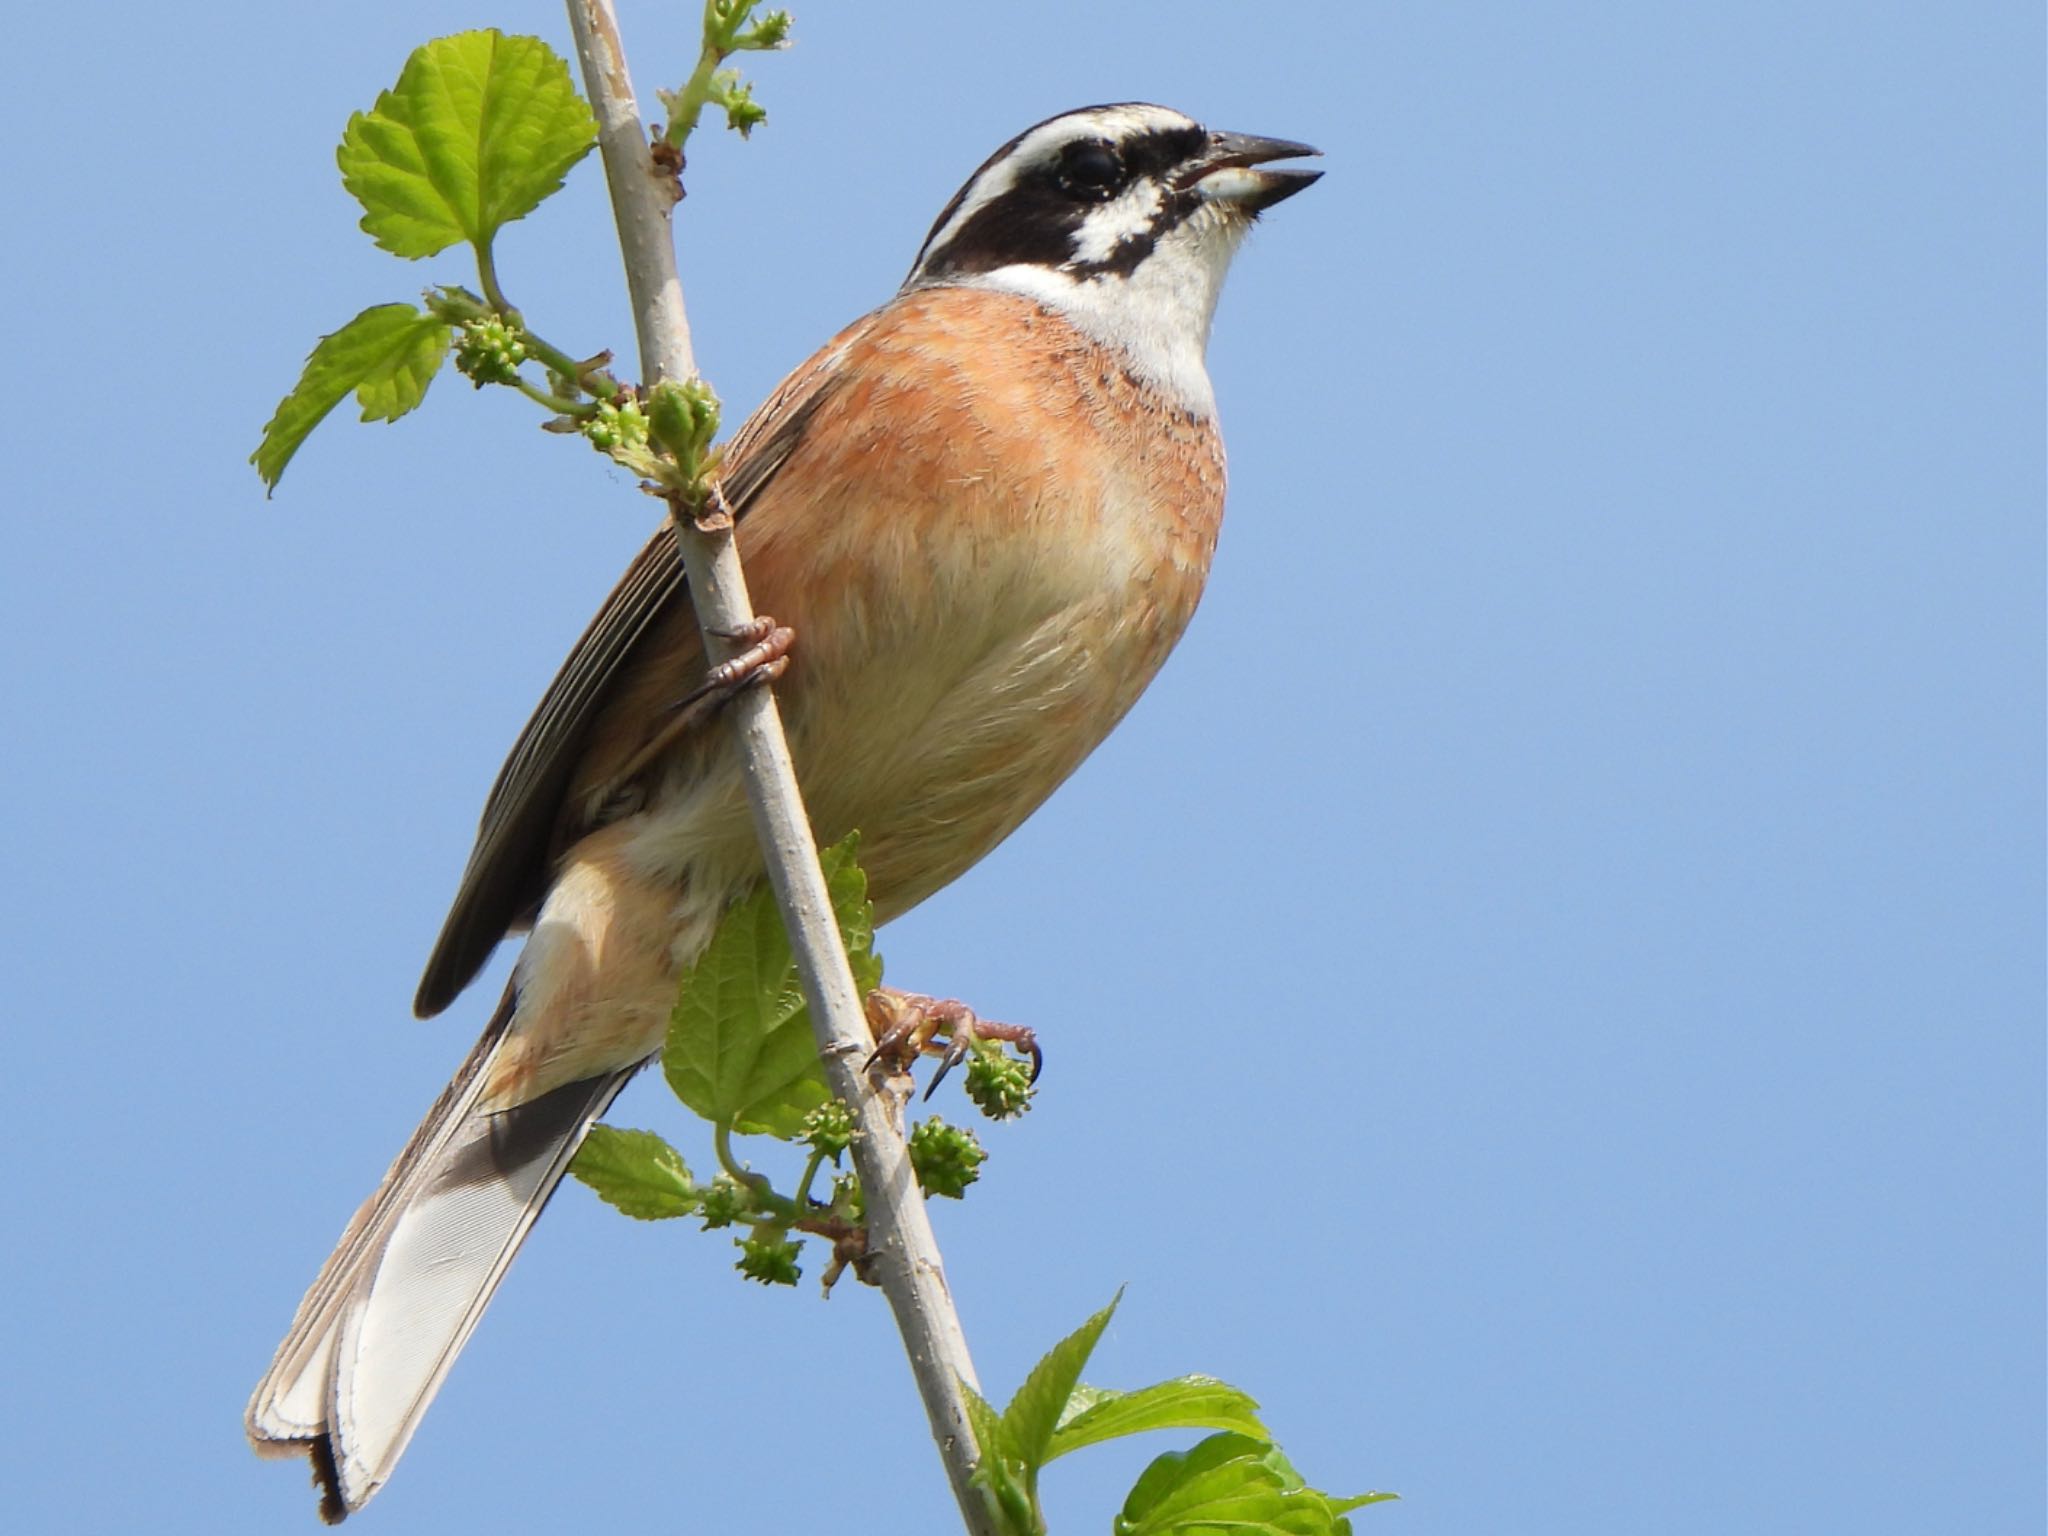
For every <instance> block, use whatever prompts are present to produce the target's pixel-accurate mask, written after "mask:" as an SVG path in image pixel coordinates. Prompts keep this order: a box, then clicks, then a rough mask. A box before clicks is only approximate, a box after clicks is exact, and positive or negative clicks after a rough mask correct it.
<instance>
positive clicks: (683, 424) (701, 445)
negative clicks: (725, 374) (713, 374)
mask: <svg viewBox="0 0 2048 1536" xmlns="http://www.w3.org/2000/svg"><path fill="white" fill-rule="evenodd" d="M647 429H648V432H649V434H650V435H651V436H652V437H653V439H654V441H655V442H657V443H659V444H660V445H661V446H662V447H663V448H665V449H667V450H668V452H669V453H670V454H671V455H673V456H674V458H675V461H676V463H678V464H680V465H681V466H682V467H683V470H684V472H685V473H686V474H690V475H695V474H696V472H697V468H698V466H699V465H700V464H701V463H702V462H703V458H704V455H705V453H706V452H707V451H708V450H709V449H710V447H711V440H712V439H713V438H714V437H716V436H718V396H717V395H716V394H714V393H713V392H712V389H711V386H710V385H709V384H706V383H705V382H704V381H703V380H702V379H690V380H687V381H686V382H684V383H681V384H678V383H677V382H676V381H675V380H673V379H663V380H662V381H661V382H660V383H659V384H657V385H655V386H654V387H653V388H652V389H650V390H649V391H648V392H647Z"/></svg>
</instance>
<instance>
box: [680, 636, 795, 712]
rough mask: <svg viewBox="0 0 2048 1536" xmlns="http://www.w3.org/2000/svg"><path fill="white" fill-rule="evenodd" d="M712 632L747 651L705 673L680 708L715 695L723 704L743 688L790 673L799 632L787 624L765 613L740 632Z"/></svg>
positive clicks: (738, 653)
mask: <svg viewBox="0 0 2048 1536" xmlns="http://www.w3.org/2000/svg"><path fill="white" fill-rule="evenodd" d="M712 633H713V634H715V635H717V636H718V638H719V639H721V640H734V641H739V642H742V643H743V644H744V645H745V647H746V649H744V650H742V651H739V652H737V653H736V654H734V655H732V656H730V657H728V658H727V659H726V660H724V661H721V662H720V663H719V664H718V665H717V666H715V667H713V668H712V669H711V670H710V671H709V672H707V673H705V674H704V681H703V682H701V683H699V684H698V685H697V686H696V687H695V688H693V689H691V690H690V692H689V693H688V694H686V695H684V697H683V701H682V704H681V706H680V707H681V708H684V709H687V708H688V707H689V706H690V705H692V704H694V703H696V702H697V701H698V700H699V699H704V698H709V697H710V696H711V695H713V694H718V695H721V696H722V697H721V699H720V702H723V701H724V699H727V698H730V697H732V695H734V694H736V693H738V692H739V691H740V690H741V689H742V688H753V687H757V686H758V685H760V684H762V683H772V682H774V681H775V680H776V679H777V678H779V677H781V676H782V674H783V673H784V672H787V671H788V670H789V651H790V647H791V646H793V645H794V644H795V643H796V631H795V630H793V629H791V628H790V627H789V626H788V625H787V624H778V623H776V622H775V621H774V620H773V619H771V618H770V617H768V615H767V614H765V613H758V614H756V615H754V617H753V619H752V621H751V622H749V623H747V624H744V625H742V626H741V627H740V628H738V629H717V630H713V631H712Z"/></svg>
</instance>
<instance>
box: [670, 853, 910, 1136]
mask: <svg viewBox="0 0 2048 1536" xmlns="http://www.w3.org/2000/svg"><path fill="white" fill-rule="evenodd" d="M855 847H856V839H855V838H852V837H849V838H847V839H846V840H845V841H844V842H842V843H840V844H838V845H836V846H835V847H832V848H828V849H826V850H824V852H823V853H822V854H821V855H820V862H821V864H822V865H823V867H824V871H825V884H826V888H827V890H828V891H829V892H830V893H831V897H832V909H833V913H834V915H835V916H836V917H837V918H838V921H839V932H840V937H841V938H842V940H843V941H844V942H845V944H846V949H847V958H848V960H849V961H850V962H851V963H852V967H853V977H854V984H855V986H856V987H857V988H858V989H859V990H860V991H861V992H863V993H865V992H866V991H867V990H868V989H869V988H871V987H874V986H877V985H879V984H880V982H881V977H882V968H881V961H880V960H878V959H877V958H876V957H875V953H874V911H873V908H871V907H870V906H869V905H868V900H867V876H866V875H864V874H862V873H861V870H860V866H859V865H858V864H857V863H856V862H855V861H854V851H855ZM661 1064H662V1071H663V1073H664V1074H665V1075H666V1076H667V1078H668V1081H669V1086H670V1087H671V1088H672V1089H674V1090H675V1095H676V1097H677V1098H679V1099H681V1100H682V1101H683V1102H684V1103H685V1104H687V1105H688V1106H689V1107H690V1108H691V1109H693V1110H695V1111H696V1112H697V1113H698V1114H700V1115H702V1116H703V1117H704V1118H705V1119H707V1120H710V1121H712V1122H713V1123H714V1124H729V1125H731V1126H732V1127H733V1129H734V1130H737V1131H740V1132H743V1133H746V1134H749V1135H766V1136H778V1137H780V1138H782V1139H783V1140H785V1141H791V1140H795V1139H796V1138H797V1137H798V1136H800V1135H801V1134H802V1131H803V1120H804V1116H806V1115H808V1114H809V1113H810V1112H811V1111H812V1110H813V1109H816V1108H817V1107H818V1106H819V1105H820V1104H822V1103H824V1102H825V1101H826V1100H827V1099H828V1098H830V1097H831V1091H830V1090H829V1089H828V1088H827V1087H826V1086H825V1074H824V1070H823V1068H822V1067H820V1066H819V1064H818V1045H817V1040H816V1038H815V1037H814V1036H813V1035H812V1033H811V1018H810V1012H809V1010H808V1009H806V1008H805V1007H804V1001H803V990H802V988H801V986H800V985H799V983H798V981H797V974H796V962H795V960H794V958H793V957H792V955H791V952H790V946H789V936H788V935H787V934H786V933H785V932H784V931H783V927H782V916H781V913H780V912H778V911H777V910H776V906H775V896H774V893H773V892H772V891H771V890H769V889H768V887H767V886H766V884H763V885H762V886H761V887H760V888H759V889H758V890H756V891H755V892H754V893H753V894H752V895H750V896H747V897H746V898H744V899H743V900H741V901H739V902H737V903H735V904H734V905H733V907H732V908H731V910H730V911H728V912H727V913H726V915H725V916H724V917H723V918H722V919H720V921H719V924H718V931H717V932H716V933H715V934H713V935H712V938H711V942H710V944H709V945H707V946H706V947H705V950H704V953H703V954H702V955H701V956H699V957H698V960H697V963H696V964H695V965H694V966H692V967H691V968H690V969H689V971H688V972H686V973H685V974H684V975H683V976H682V977H681V978H680V980H679V982H678V984H677V989H676V1005H675V1008H674V1010H673V1011H672V1012H671V1013H670V1015H669V1027H668V1040H667V1044H666V1045H665V1046H664V1048H663V1050H662V1058H661Z"/></svg>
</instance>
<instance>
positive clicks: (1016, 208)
mask: <svg viewBox="0 0 2048 1536" xmlns="http://www.w3.org/2000/svg"><path fill="white" fill-rule="evenodd" d="M1208 137H1209V135H1208V133H1207V132H1206V130H1204V129H1203V127H1202V125H1201V124H1199V123H1197V122H1195V121H1194V119H1192V118H1190V117H1187V116H1186V115H1184V114H1182V113H1179V112H1175V111H1174V110H1173V109H1172V108H1170V107H1155V106H1150V105H1148V104H1146V103H1143V102H1122V103H1118V104H1115V105H1111V106H1101V107H1083V108H1081V109H1080V110H1079V111H1075V112H1063V113H1061V114H1060V115H1059V116H1058V117H1053V118H1048V119H1046V121H1044V122H1042V123H1039V124H1038V125H1037V126H1035V127H1032V128H1027V129H1026V130H1025V131H1024V132H1022V133H1020V134H1018V135H1017V137H1016V138H1014V139H1012V140H1010V142H1009V143H1007V144H1005V145H1004V146H1003V147H1002V148H1001V149H999V150H997V151H996V152H995V153H994V154H993V155H990V156H989V158H988V159H987V161H986V162H984V163H983V165H982V167H981V169H980V170H978V171H976V172H975V173H974V175H973V176H972V177H971V178H970V179H969V180H968V182H967V185H966V186H964V187H962V188H961V189H960V190H959V191H958V192H957V193H955V194H954V197H953V200H952V202H950V203H948V204H947V205H946V209H945V212H943V213H941V214H940V215H939V217H938V222H937V223H935V224H933V225H932V231H931V234H930V235H928V236H927V237H926V239H925V242H924V247H923V249H921V250H920V251H919V252H918V253H917V261H916V263H915V265H914V266H913V268H912V281H913V282H931V281H944V280H945V279H946V278H948V277H964V276H971V275H973V274H975V273H979V272H988V271H993V270H994V269H995V268H997V267H1004V266H1010V265H1012V264H1014V263H1019V262H1023V263H1029V264H1031V265H1035V266H1047V267H1059V268H1064V269H1066V270H1068V271H1074V272H1076V274H1077V275H1081V272H1082V270H1083V269H1087V268H1096V269H1101V270H1108V269H1110V268H1113V267H1118V266H1121V267H1122V268H1123V269H1125V270H1128V269H1129V268H1130V267H1131V266H1135V265H1136V264H1137V262H1138V261H1140V260H1142V259H1143V258H1144V255H1145V254H1146V253H1147V252H1148V251H1149V250H1150V249H1151V247H1152V244H1153V242H1154V241H1155V240H1156V239H1157V237H1158V233H1159V231H1160V229H1161V228H1163V227H1165V226H1167V225H1170V224H1171V223H1172V222H1174V220H1175V219H1176V218H1178V217H1182V216H1185V214H1186V213H1187V212H1189V211H1190V208H1191V206H1192V205H1191V204H1189V203H1188V200H1187V195H1186V192H1185V189H1181V190H1180V191H1178V193H1176V191H1175V189H1173V188H1172V187H1171V185H1170V183H1169V181H1168V178H1169V177H1170V175H1171V173H1172V172H1173V171H1174V170H1175V169H1176V168H1177V167H1180V166H1183V165H1185V164H1187V163H1188V162H1190V161H1191V160H1193V159H1195V158H1196V157H1197V156H1199V155H1200V154H1201V152H1202V150H1203V148H1204V146H1205V145H1206V144H1207V142H1208ZM1176 203H1179V204H1181V205H1182V206H1178V207H1176V206H1175V204H1176Z"/></svg>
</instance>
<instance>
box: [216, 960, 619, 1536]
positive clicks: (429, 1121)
mask: <svg viewBox="0 0 2048 1536" xmlns="http://www.w3.org/2000/svg"><path fill="white" fill-rule="evenodd" d="M512 1001H513V998H512V993H511V992H510V990H508V991H507V992H506V994H505V1000H504V1001H503V1002H502V1003H500V1004H499V1006H498V1011H497V1014H496V1016H495V1017H493V1018H492V1020H491V1023H490V1027H489V1028H488V1029H486V1030H485V1031H484V1035H483V1038H482V1039H481V1040H479V1041H478V1042H477V1045H476V1049H475V1050H473V1051H471V1052H470V1054H469V1059H468V1060H467V1061H465V1062H464V1063H463V1064H462V1068H461V1070H460V1071H458V1072H457V1073H456V1074H455V1080H454V1081H453V1082H452V1083H450V1084H449V1085H448V1087H447V1088H446V1089H445V1090H444V1091H443V1092H442V1094H441V1097H440V1098H439V1099H438V1100H436V1101H435V1104H434V1107H433V1108H432V1109H431V1110H429V1111H428V1112H427V1118H426V1119H425V1120H423V1121H422V1122H421V1123H420V1128H419V1129H418V1130H416V1131H414V1132H413V1135H412V1140H411V1141H409V1142H407V1143H406V1147H405V1150H404V1151H403V1152H401V1153H399V1154H398V1161H397V1162H395V1163H393V1164H392V1165H391V1171H390V1172H389V1173H387V1174H385V1175H384V1182H383V1183H382V1184H381V1185H379V1186H378V1189H377V1192H376V1193H375V1194H373V1195H372V1196H370V1198H369V1199H368V1200H366V1201H365V1202H364V1203H363V1207H362V1209H361V1210H359V1211H357V1212H356V1215H355V1219H354V1220H353V1221H351V1222H350V1223H349V1224H348V1230H347V1231H345V1232H343V1233H342V1236H341V1242H340V1244H339V1245H338V1246H337V1247H336V1248H335V1250H334V1253H333V1255H332V1257H330V1258H329V1259H328V1261H327V1263H326V1265H325V1267H324V1268H322V1269H321V1271H320V1276H319V1278H318V1279H317V1280H315V1281H314V1282H313V1287H312V1289H311V1290H309V1291H307V1292H306V1299H305V1300H304V1301H302V1302H300V1303H299V1312H298V1316H297V1317H295V1318H293V1319H292V1326H291V1331H290V1332H289V1333H287V1334H286V1335H285V1339H284V1342H283V1343H282V1344H280V1345H279V1346H278V1350H277V1358H276V1359H274V1360H272V1361H271V1363H270V1369H269V1370H268V1371H267V1372H266V1373H265V1374H264V1377H263V1380H262V1381H261V1382H260V1383H258V1385H257V1387H256V1392H255V1395H254V1396H253V1397H251V1398H250V1399H249V1411H248V1417H247V1421H246V1422H247V1427H248V1431H249V1439H250V1442H251V1443H252V1444H253V1445H254V1446H255V1447H256V1449H257V1450H258V1451H259V1452H262V1453H264V1454H266V1455H280V1456H283V1455H291V1454H294V1453H297V1452H303V1453H305V1454H307V1455H309V1456H310V1457H312V1460H313V1475H314V1478H315V1480H316V1481H317V1482H318V1484H319V1485H320V1490H321V1501H320V1516H321V1518H322V1519H324V1520H326V1521H328V1522H329V1523H330V1524H331V1523H334V1522H336V1521H339V1520H341V1519H343V1518H345V1517H346V1516H348V1515H349V1514H351V1513H352V1512H354V1511H355V1510H357V1509H360V1508H361V1507H362V1506H363V1504H364V1503H366V1502H367V1501H368V1499H369V1497H370V1495H371V1494H373V1493H375V1492H376V1491H377V1490H378V1489H379V1488H380V1487H382V1486H383V1484H384V1481H385V1479H386V1478H388V1477H389V1476H390V1475H391V1469H392V1468H393V1467H394V1466H396V1465H397V1463H398V1458H399V1456H400V1455H401V1454H403V1452H404V1450H405V1446H406V1442H407V1441H408V1440H410V1439H411V1438H412V1432H413V1430H414V1429H415V1428H417V1427H418V1425H419V1421H420V1418H421V1416H422V1415H423V1414H425V1413H426V1411H427V1405H428V1404H429V1403H431V1402H432V1401H433V1400H434V1394H435V1392H437V1391H438V1390H439V1389H440V1386H441V1379H442V1378H443V1377H444V1376H446V1375H447V1374H448V1367H449V1366H450V1365H451V1364H453V1363H454V1360H455V1357H456V1355H458V1354H459V1353H461V1350H462V1346H463V1345H464V1344H465V1343H467V1342H468V1341H469V1335H470V1330H471V1329H473V1328H475V1327H476V1323H477V1319H478V1318H480V1317H481V1316H483V1311H484V1308H485V1307H486V1306H488V1305H490V1300H491V1295H492V1293H493V1292H494V1291H496V1290H497V1288H498V1282H499V1281H500V1280H501V1279H503V1278H504V1275H505V1270H506V1268H507V1266H509V1265H510V1264H511V1262H512V1256H513V1255H514V1254H515V1253H517V1252H518V1251H519V1245H520V1244H521V1243H522V1242H524V1241H525V1239H526V1233H527V1230H528V1228H530V1227H531V1226H532V1225H533V1222H534V1218H535V1217H537V1216H538V1215H539V1214H540V1211H541V1207H542V1206H544V1205H546V1204H547V1200H548V1196H549V1195H551V1194H552V1193H554V1189H555V1186H556V1185H557V1184H558V1183H560V1182H561V1179H562V1175H563V1174H564V1173H565V1172H566V1171H567V1170H568V1167H569V1159H570V1158H571V1157H573V1156H574V1155H575V1152H576V1148H577V1147H578V1146H579V1145H581V1144H582V1141H583V1137H584V1134H585V1133H586V1132H587V1131H588V1130H589V1129H590V1127H591V1125H592V1123H593V1122H595V1121H596V1119H597V1118H598V1116H600V1115H602V1114H603V1113H604V1112H605V1110H606V1108H607V1107H609V1105H610V1104H611V1102H612V1100H613V1099H614V1098H615V1097H617V1095H618V1092H619V1090H620V1089H621V1088H622V1087H624V1086H625V1083H626V1080H627V1079H628V1078H630V1077H631V1076H632V1075H633V1073H634V1072H635V1071H637V1070H638V1066H637V1065H636V1066H633V1067H627V1068H625V1069H623V1070H621V1071H618V1072H613V1073H610V1074H608V1075H606V1076H603V1077H594V1078H590V1079H588V1080H586V1081H584V1082H580V1083H568V1084H565V1085H564V1086H562V1087H560V1088H557V1089H554V1090H553V1091H552V1092H549V1093H546V1094H543V1095H542V1096H541V1097H539V1098H537V1099H534V1100H533V1101H532V1102H530V1103H527V1104H521V1105H519V1106H518V1107H516V1108H514V1109H506V1110H498V1111H495V1112H490V1113H486V1112H484V1111H481V1110H479V1109H478V1108H477V1096H478V1091H479V1089H480V1087H481V1085H482V1083H483V1081H484V1078H485V1075H486V1069H487V1068H488V1067H489V1065H490V1062H491V1058H492V1056H493V1055H494V1054H495V1053H496V1051H497V1049H498V1046H499V1044H500V1042H501V1041H502V1039H503V1038H504V1034H505V1028H506V1025H507V1024H508V1023H509V1022H510V1019H511V1015H512Z"/></svg>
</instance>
